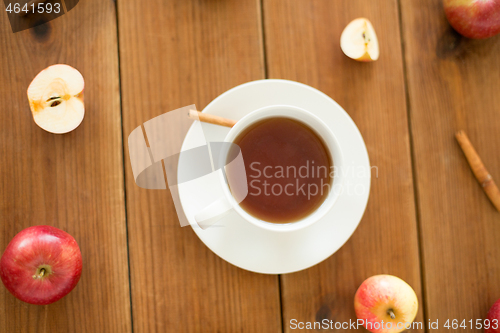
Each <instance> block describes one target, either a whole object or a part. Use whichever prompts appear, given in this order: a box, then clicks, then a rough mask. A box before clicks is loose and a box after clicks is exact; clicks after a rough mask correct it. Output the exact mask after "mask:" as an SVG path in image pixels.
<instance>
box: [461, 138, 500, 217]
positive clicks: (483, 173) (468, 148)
mask: <svg viewBox="0 0 500 333" xmlns="http://www.w3.org/2000/svg"><path fill="white" fill-rule="evenodd" d="M455 138H456V139H457V141H458V143H459V144H460V147H461V148H462V150H463V152H464V154H465V157H466V158H467V161H468V162H469V165H470V167H471V169H472V172H473V173H474V176H476V179H477V180H478V182H479V184H481V186H482V187H483V190H484V192H486V195H487V196H488V198H489V199H490V201H491V203H492V204H493V205H494V206H495V208H496V209H497V210H498V211H499V212H500V191H499V190H498V187H497V185H496V184H495V182H494V181H493V178H492V177H491V175H490V173H489V172H488V170H486V167H485V166H484V164H483V161H481V158H480V157H479V155H478V154H477V152H476V150H475V149H474V147H473V146H472V143H471V142H470V140H469V138H468V137H467V135H466V134H465V132H464V131H458V132H457V133H456V134H455Z"/></svg>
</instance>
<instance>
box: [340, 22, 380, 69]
mask: <svg viewBox="0 0 500 333" xmlns="http://www.w3.org/2000/svg"><path fill="white" fill-rule="evenodd" d="M340 47H341V48H342V51H343V52H344V54H345V55H346V56H348V57H349V58H352V59H354V60H358V61H375V60H377V59H378V57H379V55H380V51H379V46H378V39H377V34H376V33H375V29H374V28H373V25H372V24H371V22H370V21H369V20H368V19H365V18H357V19H355V20H354V21H352V22H351V23H349V24H348V25H347V27H345V29H344V31H343V32H342V35H341V37H340Z"/></svg>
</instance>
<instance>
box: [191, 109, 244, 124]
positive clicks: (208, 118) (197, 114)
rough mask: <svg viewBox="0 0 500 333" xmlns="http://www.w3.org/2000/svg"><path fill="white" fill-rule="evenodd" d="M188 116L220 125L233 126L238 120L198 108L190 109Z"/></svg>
mask: <svg viewBox="0 0 500 333" xmlns="http://www.w3.org/2000/svg"><path fill="white" fill-rule="evenodd" d="M188 117H189V118H191V119H194V120H199V121H202V122H204V123H210V124H214V125H219V126H226V127H233V126H234V125H235V124H236V120H232V119H227V118H222V117H219V116H215V115H213V114H208V113H202V112H198V111H196V110H189V113H188Z"/></svg>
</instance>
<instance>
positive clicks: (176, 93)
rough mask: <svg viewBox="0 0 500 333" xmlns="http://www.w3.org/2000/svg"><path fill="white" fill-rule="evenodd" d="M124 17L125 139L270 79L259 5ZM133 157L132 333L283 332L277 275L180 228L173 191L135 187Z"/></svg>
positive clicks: (225, 4)
mask: <svg viewBox="0 0 500 333" xmlns="http://www.w3.org/2000/svg"><path fill="white" fill-rule="evenodd" d="M118 13H119V22H120V24H119V35H120V60H121V61H120V63H121V78H122V94H123V118H124V133H123V134H124V139H125V140H126V139H127V137H128V135H129V134H130V133H131V131H132V130H133V129H135V128H136V127H137V126H140V125H141V124H142V123H144V122H145V121H147V120H149V119H151V118H153V117H155V116H157V115H160V114H163V113H164V112H166V111H169V110H174V109H177V108H179V107H183V106H187V105H191V104H194V103H195V104H196V106H197V107H198V109H199V110H201V109H203V108H204V107H205V106H206V105H207V104H208V103H209V102H210V101H211V100H212V99H214V98H215V97H217V96H218V95H219V94H221V93H222V92H224V91H225V90H227V89H229V88H231V87H234V86H236V85H238V84H241V83H244V82H247V81H251V80H256V79H262V78H263V77H264V63H263V57H262V55H263V53H262V38H261V36H262V34H261V32H260V8H259V2H258V1H255V0H241V1H201V0H199V1H184V0H175V1H174V0H171V1H164V0H151V1H149V2H148V5H147V6H146V5H144V3H142V2H140V1H121V2H119V3H118ZM177 139H178V140H182V138H177ZM126 154H127V155H126V160H127V163H126V169H125V170H126V191H127V192H126V193H127V216H128V227H129V244H130V262H131V283H132V300H133V302H132V303H133V322H134V331H135V332H180V331H182V332H202V331H203V332H217V331H218V332H258V331H263V330H265V331H266V332H279V331H281V317H280V303H279V302H280V301H279V287H278V278H277V276H268V275H260V274H254V273H250V272H247V271H244V270H242V269H239V268H236V267H234V266H232V265H230V264H228V263H227V262H225V261H223V260H222V259H220V258H219V257H217V256H216V255H215V254H213V253H212V252H211V251H210V250H209V249H208V248H206V247H205V245H204V244H203V243H202V242H201V241H200V240H199V239H198V238H197V236H196V235H195V234H194V232H193V231H192V229H191V228H190V227H185V228H181V227H180V225H179V222H178V220H177V216H176V213H175V210H174V206H173V203H172V201H171V197H170V194H169V192H168V191H155V190H145V189H141V188H139V187H138V186H137V185H136V184H135V183H134V179H133V175H132V170H131V167H130V164H129V162H128V150H127V152H126Z"/></svg>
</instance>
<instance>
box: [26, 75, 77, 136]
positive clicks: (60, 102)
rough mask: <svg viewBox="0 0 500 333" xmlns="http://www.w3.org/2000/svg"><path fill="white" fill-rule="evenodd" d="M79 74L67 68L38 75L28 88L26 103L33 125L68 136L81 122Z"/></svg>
mask: <svg viewBox="0 0 500 333" xmlns="http://www.w3.org/2000/svg"><path fill="white" fill-rule="evenodd" d="M84 86H85V82H84V80H83V76H82V74H80V72H79V71H78V70H76V69H75V68H73V67H71V66H68V65H53V66H50V67H48V68H46V69H44V70H43V71H41V72H40V73H39V74H38V75H37V76H36V77H35V78H34V79H33V81H32V82H31V84H30V86H29V87H28V100H29V103H30V108H31V113H32V114H33V120H34V121H35V123H36V124H37V125H38V126H40V127H41V128H43V129H44V130H46V131H47V132H50V133H55V134H63V133H68V132H71V131H72V130H74V129H75V128H77V127H78V125H80V124H81V122H82V121H83V117H84V115H85V107H84V104H83V89H84Z"/></svg>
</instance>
